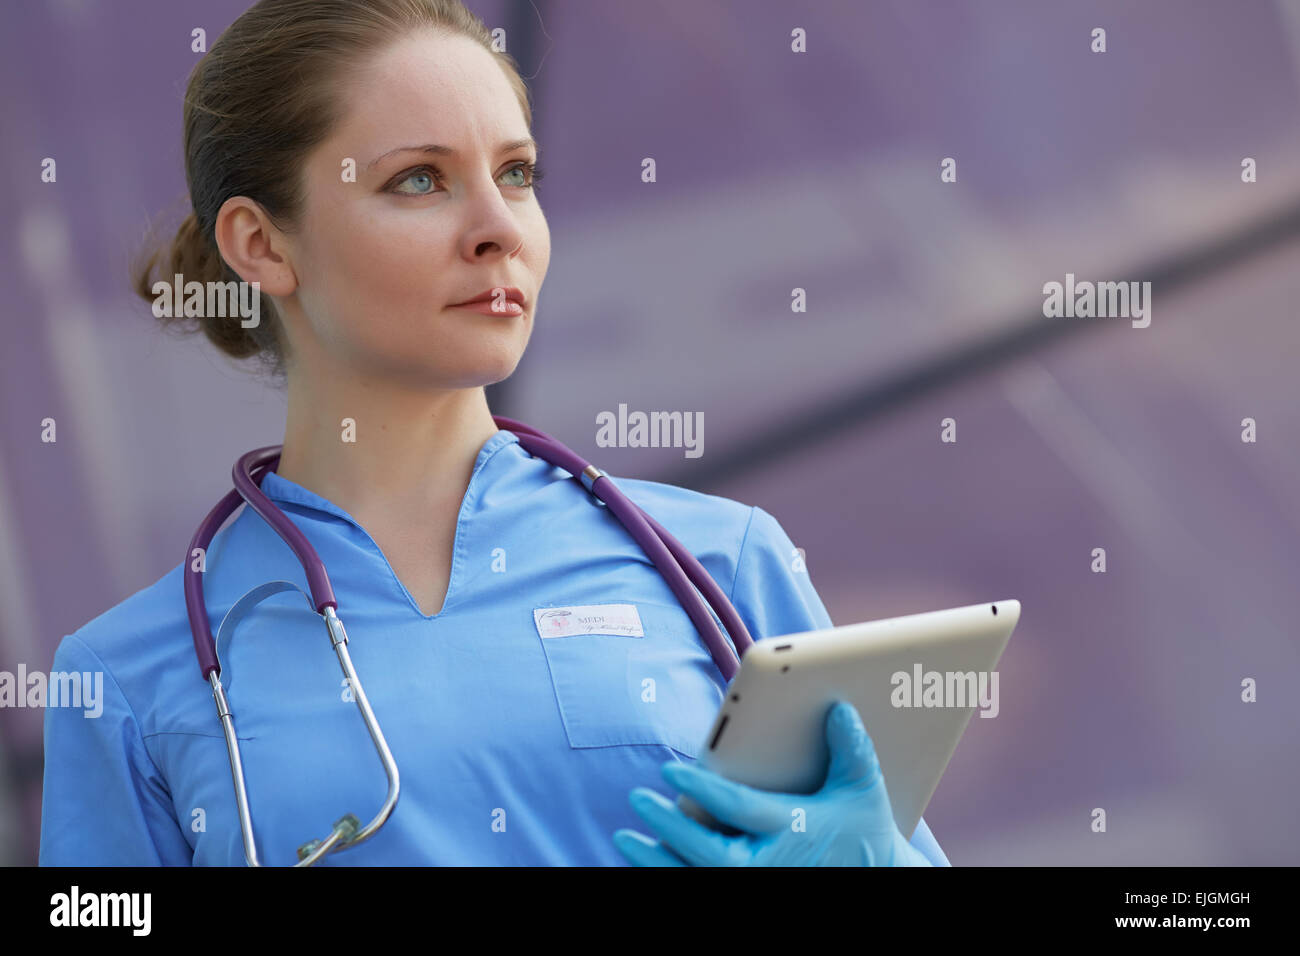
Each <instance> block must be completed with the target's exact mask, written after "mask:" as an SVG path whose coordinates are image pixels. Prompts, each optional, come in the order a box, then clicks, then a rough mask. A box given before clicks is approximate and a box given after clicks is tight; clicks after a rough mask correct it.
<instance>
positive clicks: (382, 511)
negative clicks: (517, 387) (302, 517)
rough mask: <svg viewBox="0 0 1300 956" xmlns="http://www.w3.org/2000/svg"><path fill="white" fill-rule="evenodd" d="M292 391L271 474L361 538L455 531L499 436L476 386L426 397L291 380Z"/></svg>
mask: <svg viewBox="0 0 1300 956" xmlns="http://www.w3.org/2000/svg"><path fill="white" fill-rule="evenodd" d="M288 391H289V409H288V417H287V420H286V424H285V436H284V449H283V451H282V452H281V455H280V464H279V465H278V466H277V468H276V472H277V473H278V474H279V475H280V476H281V477H283V478H286V479H288V480H289V481H292V482H295V483H296V484H298V485H301V486H302V487H304V488H306V489H308V490H309V491H312V492H315V493H316V494H318V495H320V496H321V497H322V498H324V499H326V500H327V501H331V502H333V503H334V504H336V505H338V506H339V507H340V508H342V509H343V510H344V511H346V512H347V513H348V514H350V515H352V517H354V518H355V519H356V520H357V521H359V522H360V523H361V524H362V526H363V527H367V528H369V527H371V526H372V525H374V526H377V527H401V526H405V527H407V528H408V529H410V528H412V527H413V526H421V525H427V524H431V523H432V524H436V523H438V522H440V521H442V522H445V521H447V520H448V519H450V520H452V521H453V522H454V520H455V516H456V514H457V513H458V511H459V509H460V505H461V502H462V500H463V499H464V496H465V490H466V489H467V488H468V487H469V479H470V474H471V473H472V472H473V469H474V462H475V459H476V458H477V457H478V453H479V451H480V450H481V449H482V447H483V444H484V442H486V441H487V440H488V439H489V438H491V437H492V435H493V434H495V433H496V431H497V426H496V423H495V422H493V420H492V414H491V412H490V411H489V410H488V405H487V397H486V396H485V395H484V392H483V388H482V387H481V386H479V387H473V388H462V389H446V390H438V391H430V390H429V389H427V388H425V389H418V388H412V387H410V386H409V385H401V384H393V383H385V382H376V381H357V380H352V379H347V378H344V377H341V376H340V377H335V378H331V377H328V376H324V377H307V376H299V377H298V380H296V381H295V380H294V378H293V377H292V376H291V377H290V381H289V389H288ZM344 419H351V420H352V421H353V422H355V425H352V426H351V427H349V426H348V425H345V423H344Z"/></svg>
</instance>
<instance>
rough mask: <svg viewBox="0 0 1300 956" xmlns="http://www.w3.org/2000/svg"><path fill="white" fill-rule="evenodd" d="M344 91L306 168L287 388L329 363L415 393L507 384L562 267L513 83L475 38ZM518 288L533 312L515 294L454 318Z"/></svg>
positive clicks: (361, 78) (385, 56)
mask: <svg viewBox="0 0 1300 956" xmlns="http://www.w3.org/2000/svg"><path fill="white" fill-rule="evenodd" d="M343 89H344V93H343V100H342V105H343V118H342V120H341V122H340V123H339V124H338V125H337V127H336V128H335V130H334V132H333V134H332V135H331V136H330V138H329V139H328V140H326V141H325V142H324V143H322V144H321V145H319V146H318V147H317V148H316V149H315V150H313V151H312V153H311V154H310V155H309V156H308V157H307V160H306V163H305V169H304V174H303V175H304V181H305V186H306V199H305V207H304V211H303V216H302V218H301V220H300V221H299V227H298V228H295V229H294V231H293V233H292V234H291V235H288V236H286V239H287V242H288V250H289V259H290V262H291V263H292V267H293V272H294V274H295V276H296V278H297V280H298V285H297V288H296V290H295V293H294V297H295V298H296V302H297V306H298V308H297V309H293V308H292V306H290V308H289V310H288V311H289V314H288V315H286V317H285V321H286V324H287V326H288V335H289V344H290V353H291V363H296V365H297V367H295V365H294V364H291V365H290V372H289V374H290V375H293V374H298V373H305V374H308V375H310V374H312V373H313V370H314V369H313V366H322V365H325V363H328V366H331V367H337V366H340V365H342V366H345V367H348V368H350V369H351V370H353V371H355V372H356V373H357V374H359V375H361V376H364V377H380V378H382V379H383V380H384V381H387V382H392V383H399V382H404V383H408V384H411V385H414V386H424V387H430V386H432V387H439V388H469V387H474V386H480V385H487V384H491V383H494V382H499V381H501V380H502V379H504V378H506V377H508V376H509V375H510V374H511V373H512V372H513V371H514V369H515V366H516V365H517V364H518V362H519V359H520V357H521V356H522V355H523V351H524V348H525V346H526V345H527V344H528V338H529V336H530V335H531V334H532V327H533V317H534V315H535V314H536V308H537V297H538V293H539V292H540V290H541V287H542V280H543V279H544V278H545V276H546V268H547V265H548V264H549V262H550V255H551V244H550V231H549V230H548V228H547V225H546V219H545V217H544V216H543V215H542V209H541V206H540V205H538V202H537V197H536V195H535V194H534V192H533V190H532V189H531V188H530V183H531V181H532V175H531V172H530V169H529V164H532V163H535V162H536V160H537V153H536V151H535V149H534V147H533V146H532V145H531V144H527V145H513V146H512V145H509V144H518V143H519V141H521V140H528V139H529V131H528V127H527V125H526V122H525V119H524V115H523V110H522V108H521V107H520V104H519V101H518V100H517V99H516V97H515V94H514V92H513V90H512V89H511V87H510V84H509V83H508V81H507V80H506V76H505V73H504V72H503V71H502V68H501V67H500V66H498V65H497V63H496V62H495V61H494V60H493V58H492V54H490V53H489V52H488V51H487V50H485V49H483V48H482V47H481V46H479V45H478V44H477V43H475V42H473V41H472V40H469V39H467V38H465V37H459V36H453V37H448V36H442V35H439V34H436V33H434V32H432V31H422V32H419V33H416V34H413V35H411V36H410V37H406V38H403V39H402V40H400V41H398V42H397V43H395V44H393V45H392V46H390V47H388V48H387V49H385V50H384V51H383V52H381V53H379V54H378V55H376V56H375V57H373V58H372V59H371V60H369V61H368V62H367V63H365V64H364V66H363V67H362V68H361V70H360V71H359V72H356V73H351V74H349V76H348V78H347V80H346V82H345V83H344V86H343ZM430 145H437V146H439V147H445V148H446V149H445V150H443V149H439V150H437V151H429V150H427V149H425V148H424V147H426V146H430ZM347 159H352V160H355V170H356V172H355V178H356V181H355V182H347V181H345V179H344V172H345V166H344V163H345V160H347ZM509 287H514V288H517V289H518V290H519V292H520V293H521V294H522V297H523V308H522V312H520V310H518V309H516V308H514V307H513V306H509V301H508V299H507V298H506V297H504V296H502V295H497V296H495V297H494V300H495V301H496V302H497V303H498V304H499V306H500V305H504V306H507V308H506V309H505V310H502V309H500V308H497V309H494V308H492V302H489V303H488V304H487V306H486V307H483V306H480V307H479V308H478V310H474V309H469V308H456V307H453V306H454V305H455V304H456V303H461V302H464V301H466V300H467V299H472V298H475V297H476V296H478V295H479V294H480V293H483V292H486V291H488V290H492V289H503V288H509ZM282 311H284V310H282ZM303 366H306V367H305V368H304V367H303ZM315 370H317V371H319V370H320V369H319V368H316V369H315Z"/></svg>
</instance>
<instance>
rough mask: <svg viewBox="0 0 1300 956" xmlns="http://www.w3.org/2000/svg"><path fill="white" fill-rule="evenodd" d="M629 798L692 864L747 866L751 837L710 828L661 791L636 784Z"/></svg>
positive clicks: (650, 823)
mask: <svg viewBox="0 0 1300 956" xmlns="http://www.w3.org/2000/svg"><path fill="white" fill-rule="evenodd" d="M628 801H629V802H630V803H631V804H632V809H633V810H635V811H636V812H637V815H638V816H640V817H641V819H642V820H644V821H645V822H646V826H648V827H649V828H650V829H651V830H652V831H653V832H654V835H655V836H657V837H658V838H659V839H660V840H662V841H663V842H664V843H665V844H666V845H667V846H668V848H669V849H670V850H672V851H673V852H674V853H676V854H677V855H678V856H680V857H681V858H682V859H683V860H685V861H686V862H687V863H689V864H691V865H692V866H744V865H746V864H747V863H748V862H749V860H750V857H751V854H750V851H749V846H748V843H747V841H748V839H749V838H748V837H745V836H736V837H728V836H723V835H722V834H721V833H717V832H715V831H713V830H710V829H709V828H708V827H706V826H704V825H703V824H702V823H699V822H698V821H696V820H692V819H691V818H690V817H688V816H687V815H686V814H684V813H682V811H681V810H679V809H678V808H677V807H676V806H675V805H674V804H673V803H672V801H670V800H668V799H667V798H666V797H664V796H663V795H662V794H659V793H655V792H654V791H653V790H649V789H647V788H645V787H635V788H633V790H632V792H631V793H630V794H628Z"/></svg>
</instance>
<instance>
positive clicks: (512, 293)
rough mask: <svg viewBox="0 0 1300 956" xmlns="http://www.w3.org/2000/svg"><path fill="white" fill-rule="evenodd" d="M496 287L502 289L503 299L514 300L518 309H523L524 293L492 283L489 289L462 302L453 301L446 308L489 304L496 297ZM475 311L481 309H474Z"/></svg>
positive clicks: (506, 313)
mask: <svg viewBox="0 0 1300 956" xmlns="http://www.w3.org/2000/svg"><path fill="white" fill-rule="evenodd" d="M498 289H500V290H502V291H503V292H504V293H505V299H506V301H507V302H514V303H515V304H516V305H518V307H519V311H523V309H524V308H525V307H526V306H527V305H528V301H527V300H526V299H525V298H524V294H523V293H522V292H520V291H519V289H517V288H515V287H514V286H512V285H507V286H500V285H494V286H493V287H492V288H490V289H485V290H483V291H482V292H480V293H479V294H478V295H476V296H474V298H472V299H466V300H465V301H464V302H453V303H452V304H451V305H450V306H448V308H453V309H454V308H460V307H461V306H477V305H484V304H486V305H491V304H492V302H493V301H494V300H495V299H496V297H497V295H496V294H497V290H498ZM475 311H481V310H479V309H475ZM497 314H499V315H509V314H510V313H509V312H504V313H497Z"/></svg>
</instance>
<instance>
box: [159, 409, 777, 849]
mask: <svg viewBox="0 0 1300 956" xmlns="http://www.w3.org/2000/svg"><path fill="white" fill-rule="evenodd" d="M493 421H495V422H496V424H497V427H498V428H504V429H509V430H510V431H512V432H514V433H515V435H516V436H517V437H518V439H519V444H520V445H521V446H522V447H523V449H524V450H525V451H527V452H528V453H529V454H531V455H534V456H536V457H538V458H541V459H543V460H544V461H547V462H549V463H550V464H552V465H554V466H556V467H558V468H562V469H564V470H565V471H568V472H570V473H571V474H572V475H573V476H574V477H577V478H578V479H579V480H580V481H581V482H582V484H583V487H585V488H586V489H587V490H588V491H589V492H590V493H591V494H592V496H593V497H595V498H596V499H597V500H598V501H600V502H602V503H603V504H604V505H605V506H606V507H608V508H609V510H610V511H611V512H613V514H614V516H615V517H616V518H617V519H618V520H619V521H621V522H622V523H623V525H624V526H625V527H626V528H627V530H628V531H629V532H630V533H631V535H632V537H633V538H635V539H636V541H637V543H638V544H639V545H640V546H641V548H642V550H644V551H645V553H646V555H647V556H648V557H649V558H650V560H651V561H652V562H653V563H654V564H655V566H656V567H657V568H658V569H659V572H660V573H661V574H662V575H663V577H664V580H665V581H667V583H668V586H669V587H670V588H671V589H672V591H673V594H675V595H676V596H677V599H678V601H680V602H681V604H682V607H683V608H684V609H685V610H686V613H687V615H689V616H690V619H691V622H692V623H693V624H694V625H695V628H696V630H698V631H699V632H700V635H701V637H703V639H704V643H705V644H706V645H708V648H709V652H710V653H711V654H712V655H713V660H714V663H716V664H717V666H718V670H719V671H720V672H721V674H722V676H723V678H724V679H725V680H726V681H727V682H728V683H730V682H731V680H732V678H733V677H735V675H736V672H737V671H738V670H739V669H740V661H739V658H740V657H742V656H744V653H745V651H746V650H747V649H748V648H749V647H750V645H752V644H753V643H754V642H753V638H751V637H750V635H749V631H748V629H747V628H746V627H745V623H744V622H743V621H742V620H741V619H740V615H739V614H738V613H737V612H736V609H735V607H734V606H733V605H732V603H731V601H730V599H728V597H727V596H726V595H725V594H723V593H722V589H721V588H720V587H718V584H717V582H716V581H714V580H713V576H712V575H711V574H709V572H708V571H707V570H706V569H705V568H704V566H703V565H702V564H700V562H699V561H697V560H696V559H695V556H694V555H692V554H691V553H690V552H689V551H688V550H686V548H684V547H683V546H682V544H681V542H680V541H678V540H677V539H676V538H674V537H673V536H672V535H671V534H669V533H668V531H667V530H665V529H664V527H663V526H662V525H660V524H659V522H657V521H655V519H654V518H652V517H650V516H649V515H648V514H646V513H645V512H644V511H642V510H641V508H640V507H639V506H638V505H636V504H635V503H634V502H633V501H632V500H631V499H629V498H628V497H627V496H626V495H625V494H623V492H622V491H621V490H619V488H618V486H617V485H615V484H614V482H613V480H612V479H610V478H609V476H608V475H606V474H605V473H604V472H602V471H601V470H600V469H599V468H596V467H595V466H593V465H591V464H589V463H588V462H586V461H584V460H583V459H582V458H581V457H579V456H578V455H577V454H576V453H575V452H573V451H572V450H571V449H569V448H566V447H565V446H564V445H562V444H560V443H559V442H558V441H556V440H555V439H554V438H552V437H551V436H549V435H547V434H545V433H544V432H540V431H538V430H537V429H535V428H533V427H531V426H529V425H525V424H524V423H523V422H517V421H515V420H514V419H511V418H504V417H502V416H500V415H494V416H493ZM280 447H281V446H279V445H269V446H267V447H265V448H258V449H254V450H253V451H250V452H248V453H246V454H244V455H241V456H240V458H239V460H238V461H237V462H235V467H234V469H233V471H232V477H233V479H234V483H235V487H234V490H232V491H230V492H227V493H226V495H225V497H223V498H222V499H221V500H220V501H219V502H218V503H217V505H216V507H214V508H213V509H212V510H211V511H210V512H208V515H207V517H206V518H204V519H203V523H202V524H201V525H199V528H198V530H197V531H195V532H194V537H193V538H192V539H191V540H190V548H189V551H188V552H187V553H186V555H185V565H184V569H185V570H184V581H185V609H186V612H187V613H188V615H189V619H190V631H191V634H192V636H193V638H194V650H195V653H196V654H197V655H198V659H199V670H200V673H201V674H202V675H203V679H204V681H206V682H207V683H208V685H209V686H210V687H211V688H212V697H213V700H214V701H215V702H216V707H217V717H218V719H219V720H220V722H221V728H222V731H223V733H224V735H225V740H226V751H227V754H228V756H229V758H230V775H231V780H232V782H233V784H234V788H235V804H236V807H237V809H238V811H239V829H240V834H241V835H242V837H243V843H244V858H245V860H247V862H248V865H249V866H260V865H261V863H260V861H259V858H258V853H257V842H256V839H255V836H254V833H253V815H252V809H251V807H250V806H249V801H248V786H247V782H246V781H245V779H244V767H243V759H242V756H241V754H240V748H239V740H238V737H237V736H236V734H235V723H234V714H233V713H232V712H231V710H230V705H229V702H228V700H227V698H226V689H225V686H224V685H223V684H222V682H221V664H220V661H219V659H218V655H217V642H216V640H215V639H214V638H213V636H212V627H211V625H210V623H209V622H208V612H207V607H206V605H205V604H204V601H203V574H202V572H201V571H198V570H196V569H195V567H194V559H195V558H196V557H199V556H200V555H202V556H203V563H204V565H205V566H206V554H207V549H208V546H209V545H210V544H211V543H212V539H213V538H214V537H215V536H216V533H217V531H218V530H219V529H220V528H221V526H222V525H223V524H224V523H225V521H226V519H227V518H229V517H230V516H231V515H232V514H234V512H235V509H236V508H238V507H239V505H240V502H247V503H248V505H249V507H251V508H252V509H253V510H254V511H256V512H257V513H258V514H259V515H260V516H261V517H262V518H263V519H264V520H265V521H266V522H267V523H268V524H269V525H270V526H271V527H272V529H274V530H275V532H276V533H277V534H278V535H279V536H280V537H281V538H282V539H283V540H284V542H285V543H286V544H287V545H289V547H290V548H291V549H292V550H293V553H294V554H295V555H296V556H297V558H298V560H299V562H301V564H302V568H303V571H304V572H305V573H306V575H307V583H308V586H309V587H310V589H311V595H310V598H309V601H310V603H311V604H312V605H313V606H314V607H315V609H316V612H317V613H318V614H320V615H321V617H322V618H323V619H324V621H325V626H326V629H327V630H328V632H329V637H330V644H331V645H332V646H333V648H334V652H335V654H336V655H337V656H338V660H339V665H340V667H341V668H342V670H343V674H344V676H345V678H346V680H347V683H348V686H349V687H350V688H351V689H352V693H353V699H354V701H355V702H356V705H357V708H358V709H359V710H360V711H361V716H362V718H363V719H364V720H365V723H366V728H367V730H368V731H369V732H370V738H371V741H372V742H373V743H374V745H375V750H376V752H377V753H378V755H379V759H380V762H381V763H382V764H383V767H384V774H385V776H386V777H387V779H388V795H387V797H386V798H385V800H384V803H383V806H381V807H380V809H379V811H378V813H376V814H375V816H374V818H373V819H372V820H371V821H370V822H369V823H367V824H366V825H364V826H362V824H361V821H360V820H359V819H358V818H357V817H356V816H355V815H354V814H351V813H348V814H345V815H344V816H342V817H340V818H339V819H338V820H337V821H335V823H334V826H333V828H332V829H331V831H330V834H329V836H327V837H325V838H324V839H322V840H311V841H309V842H307V843H304V844H302V846H300V847H299V848H298V862H297V863H296V864H294V865H295V866H312V865H314V864H315V863H316V862H318V861H319V860H320V859H321V858H322V857H324V856H325V855H326V854H328V853H332V852H336V851H338V850H345V849H348V848H350V847H353V846H356V845H357V844H359V843H361V842H362V841H364V840H367V839H369V838H370V837H371V836H373V835H374V834H375V833H376V832H377V831H378V830H379V828H380V827H382V826H383V825H384V823H385V822H386V821H387V820H388V818H389V816H390V815H391V814H392V812H393V810H394V808H395V807H396V806H397V800H398V797H399V795H400V793H401V780H400V777H399V774H398V769H397V762H396V760H394V759H393V754H392V751H391V750H390V749H389V747H388V742H387V741H386V740H385V739H384V734H383V731H382V730H381V729H380V727H379V721H378V718H376V717H375V713H374V711H373V709H371V707H370V701H369V699H368V698H367V696H366V692H365V689H364V688H363V687H362V685H361V680H360V678H359V677H358V676H357V673H356V670H355V669H354V668H353V666H352V658H351V655H350V654H349V653H348V649H347V644H348V637H347V631H346V630H345V629H344V627H343V622H342V621H341V620H340V619H339V617H338V614H337V613H336V611H337V609H338V601H337V599H336V598H335V597H334V589H333V588H332V587H331V586H330V579H329V575H328V574H327V573H326V571H325V565H324V563H323V562H322V561H321V559H320V556H319V555H317V553H316V549H315V548H313V547H312V546H311V544H310V543H309V542H308V541H307V538H306V537H305V536H304V535H303V533H302V532H301V531H300V530H298V527H297V525H295V524H294V523H293V522H292V521H290V520H289V518H288V517H287V516H286V515H285V514H284V512H283V511H281V510H280V509H279V508H277V507H276V506H275V505H274V504H272V503H271V499H270V498H268V497H267V496H266V495H265V494H263V492H262V489H261V487H260V484H261V481H262V478H263V477H264V476H265V475H266V473H267V472H268V471H273V470H274V469H275V467H276V465H278V464H279V461H280ZM196 552H197V553H196ZM285 588H293V589H298V587H297V585H295V584H293V583H292V582H287V581H277V582H271V583H270V584H268V585H264V586H262V587H261V588H255V589H254V590H253V591H252V592H250V594H249V595H245V598H248V597H250V596H252V597H255V598H260V597H261V596H263V595H269V594H271V593H275V592H276V591H278V590H283V589H285ZM697 588H698V589H699V590H696V589H697ZM258 592H261V593H258ZM701 594H703V597H701ZM706 601H707V602H708V603H707V604H706V603H705V602H706ZM243 603H244V598H241V599H240V601H238V602H236V606H235V608H232V610H231V613H230V614H228V615H227V618H228V619H229V618H231V617H237V615H236V613H235V612H236V609H237V608H238V607H239V606H240V605H242V604H243ZM710 607H712V609H713V610H714V611H715V612H716V613H717V615H718V617H719V618H720V619H721V621H722V623H723V625H724V626H725V627H726V628H727V631H728V633H730V634H731V635H732V640H733V641H734V643H735V650H734V651H733V650H732V646H731V644H729V643H728V642H727V639H726V637H725V636H724V635H723V633H722V631H721V629H719V627H718V624H717V621H715V620H714V619H713V616H712V615H711V614H710V613H709V608H710ZM222 630H223V632H224V631H225V627H224V626H223V629H222ZM232 633H233V632H232Z"/></svg>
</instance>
